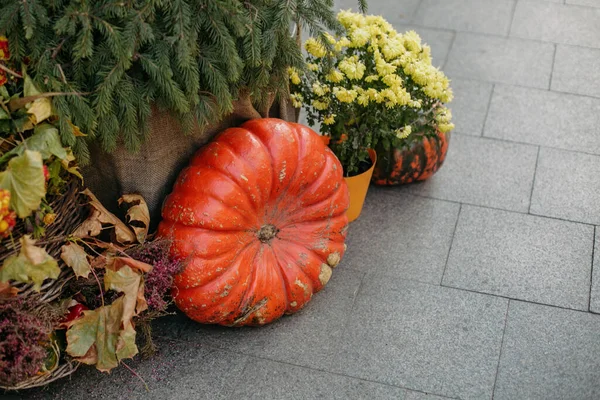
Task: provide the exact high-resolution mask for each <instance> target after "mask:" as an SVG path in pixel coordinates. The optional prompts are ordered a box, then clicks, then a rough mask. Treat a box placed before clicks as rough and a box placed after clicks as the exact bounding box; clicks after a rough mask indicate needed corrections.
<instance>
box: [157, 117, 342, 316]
mask: <svg viewBox="0 0 600 400" xmlns="http://www.w3.org/2000/svg"><path fill="white" fill-rule="evenodd" d="M348 202H349V196H348V189H347V186H346V183H345V182H344V179H343V174H342V166H341V165H340V163H339V161H338V159H337V158H336V157H335V155H334V154H333V153H332V152H331V150H329V148H328V147H326V146H325V145H324V144H323V141H322V139H321V138H320V137H319V135H317V134H316V133H315V132H313V131H312V130H311V129H309V128H307V127H305V126H302V125H300V124H295V123H288V122H285V121H282V120H278V119H258V120H252V121H248V122H246V123H245V124H243V125H242V126H241V127H240V128H230V129H227V130H225V131H224V132H222V133H221V134H220V135H219V136H218V137H217V138H216V139H215V140H214V141H212V142H211V143H210V144H208V145H207V146H205V147H204V148H202V149H201V150H200V151H199V152H198V153H197V154H196V155H195V156H194V157H193V159H192V161H191V163H190V165H189V166H188V167H187V168H185V169H184V170H183V171H182V172H181V174H180V176H179V178H178V180H177V182H176V184H175V186H174V189H173V192H172V193H171V194H170V195H169V196H168V197H167V199H166V200H165V203H164V206H163V210H162V216H163V220H162V221H161V223H160V226H159V228H158V231H159V235H160V236H162V237H168V238H170V239H171V240H172V241H173V244H172V246H171V252H172V254H173V255H175V256H178V257H182V258H184V259H186V260H187V266H186V267H185V269H184V271H183V272H182V273H181V274H179V275H177V276H176V277H175V282H174V286H175V287H174V289H173V295H174V299H175V304H176V305H177V306H178V307H179V308H180V309H181V310H182V311H183V312H185V313H186V314H187V315H188V316H189V317H190V318H192V319H194V320H196V321H198V322H202V323H209V324H221V325H228V326H242V325H263V324H267V323H269V322H271V321H274V320H275V319H277V318H279V317H281V316H282V315H283V314H291V313H294V312H296V311H298V310H300V309H301V308H302V307H304V306H305V305H306V303H307V302H308V301H309V300H310V299H311V297H312V295H313V293H315V292H318V291H319V290H321V289H322V288H323V286H324V285H325V284H326V283H327V281H328V280H329V278H330V277H331V274H332V268H334V267H335V266H336V265H337V264H338V263H339V262H340V260H341V258H342V256H343V255H344V251H345V244H344V241H345V238H346V230H347V226H348V218H347V217H346V210H347V208H348Z"/></svg>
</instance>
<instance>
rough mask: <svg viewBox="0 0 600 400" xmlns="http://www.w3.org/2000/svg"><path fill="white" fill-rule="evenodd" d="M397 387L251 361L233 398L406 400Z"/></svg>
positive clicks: (274, 399) (267, 399)
mask: <svg viewBox="0 0 600 400" xmlns="http://www.w3.org/2000/svg"><path fill="white" fill-rule="evenodd" d="M406 393H407V391H406V390H404V389H401V388H398V387H394V386H389V385H384V384H381V383H375V382H369V381H365V380H362V379H356V378H350V377H347V376H342V375H336V374H332V373H328V372H324V371H316V370H313V369H309V368H304V367H297V366H294V365H289V364H283V363H279V362H274V361H269V360H261V359H257V358H251V359H250V361H249V363H248V367H247V368H246V369H245V371H244V374H243V375H242V376H241V378H240V379H239V380H238V381H237V382H236V384H235V390H234V391H233V392H232V393H231V399H247V400H252V399H256V400H283V399H285V400H313V399H314V400H317V399H331V400H347V399H364V400H367V399H382V400H385V399H389V400H406V399H407V396H406Z"/></svg>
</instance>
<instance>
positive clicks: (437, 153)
mask: <svg viewBox="0 0 600 400" xmlns="http://www.w3.org/2000/svg"><path fill="white" fill-rule="evenodd" d="M449 141H450V133H442V132H437V134H436V135H435V136H431V137H429V136H422V137H421V138H420V140H416V141H414V142H413V143H412V144H411V145H410V146H408V147H406V148H401V149H397V148H391V149H390V150H387V151H386V150H383V149H378V150H377V164H376V165H375V170H374V171H373V178H372V181H373V182H374V183H375V184H377V185H390V186H391V185H402V184H405V183H412V182H416V181H424V180H425V179H429V178H431V177H432V176H433V174H435V173H436V172H437V170H438V169H440V167H441V166H442V164H443V163H444V160H445V159H446V153H447V152H448V142H449Z"/></svg>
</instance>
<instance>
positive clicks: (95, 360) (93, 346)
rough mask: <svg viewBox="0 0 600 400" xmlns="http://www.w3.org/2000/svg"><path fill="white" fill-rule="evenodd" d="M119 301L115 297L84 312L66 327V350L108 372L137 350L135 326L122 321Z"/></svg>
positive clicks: (76, 357)
mask: <svg viewBox="0 0 600 400" xmlns="http://www.w3.org/2000/svg"><path fill="white" fill-rule="evenodd" d="M123 300H124V297H119V298H118V299H117V300H115V301H114V302H113V303H112V304H111V305H109V306H102V307H99V308H97V309H95V310H90V311H84V312H83V317H81V318H78V319H76V320H73V321H72V322H71V325H70V327H69V329H68V330H67V343H68V344H67V353H68V354H69V355H71V356H72V357H74V358H75V359H76V360H77V361H80V362H82V363H84V364H91V365H94V364H95V365H96V368H97V369H98V370H100V371H110V370H111V369H113V368H115V367H117V366H118V365H119V361H121V360H123V359H125V358H131V357H133V356H135V355H136V354H137V353H138V349H137V346H136V345H135V329H134V328H133V325H132V324H131V322H130V321H126V324H125V325H124V326H125V328H123V329H121V324H122V323H123V322H124V320H123Z"/></svg>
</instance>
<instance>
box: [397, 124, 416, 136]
mask: <svg viewBox="0 0 600 400" xmlns="http://www.w3.org/2000/svg"><path fill="white" fill-rule="evenodd" d="M395 133H396V137H397V138H398V139H406V138H407V137H409V136H410V134H411V133H412V127H411V126H410V125H406V126H405V127H404V128H401V129H396V131H395Z"/></svg>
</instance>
